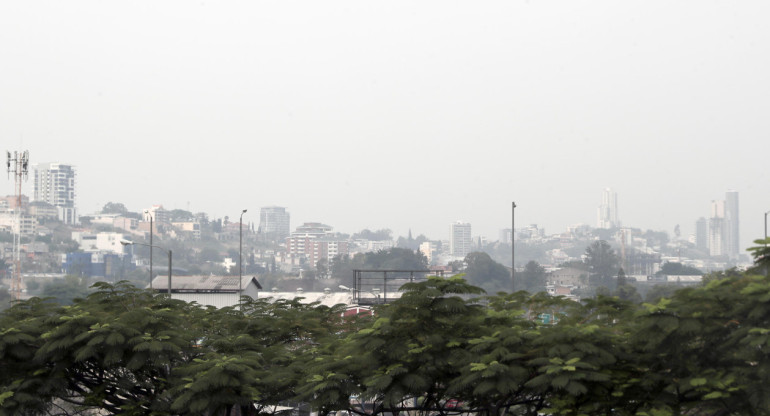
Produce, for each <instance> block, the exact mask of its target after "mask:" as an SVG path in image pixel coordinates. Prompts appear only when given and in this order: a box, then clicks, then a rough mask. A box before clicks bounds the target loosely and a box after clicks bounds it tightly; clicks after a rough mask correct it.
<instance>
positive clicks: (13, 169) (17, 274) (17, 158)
mask: <svg viewBox="0 0 770 416" xmlns="http://www.w3.org/2000/svg"><path fill="white" fill-rule="evenodd" d="M6 154H7V155H8V159H7V160H8V161H7V162H6V167H7V168H8V179H10V178H11V174H12V173H13V179H14V181H15V186H14V190H15V193H16V195H15V197H16V208H15V210H14V212H15V214H16V215H15V217H16V218H15V220H16V221H15V222H16V224H15V225H16V226H15V227H14V230H13V231H14V232H13V277H12V278H11V296H12V297H13V299H14V300H19V299H21V211H22V205H21V184H22V182H24V181H26V180H27V177H28V175H29V151H27V150H25V151H23V152H17V151H14V152H13V156H11V152H9V151H6Z"/></svg>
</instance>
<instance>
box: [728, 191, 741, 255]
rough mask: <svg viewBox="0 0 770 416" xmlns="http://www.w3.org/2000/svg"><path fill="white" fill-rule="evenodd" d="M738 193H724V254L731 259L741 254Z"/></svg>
mask: <svg viewBox="0 0 770 416" xmlns="http://www.w3.org/2000/svg"><path fill="white" fill-rule="evenodd" d="M738 208H739V207H738V191H727V192H726V193H725V254H727V255H728V256H730V258H732V259H736V258H738V256H739V255H740V254H741V246H740V232H739V227H740V221H739V217H738Z"/></svg>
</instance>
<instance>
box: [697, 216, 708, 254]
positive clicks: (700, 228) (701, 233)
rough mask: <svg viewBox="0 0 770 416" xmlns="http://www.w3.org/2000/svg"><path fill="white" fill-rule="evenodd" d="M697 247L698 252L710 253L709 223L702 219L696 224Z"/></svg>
mask: <svg viewBox="0 0 770 416" xmlns="http://www.w3.org/2000/svg"><path fill="white" fill-rule="evenodd" d="M695 246H696V247H697V248H698V250H703V251H705V252H708V249H709V223H708V221H707V220H706V219H705V218H703V217H700V218H698V221H696V222H695Z"/></svg>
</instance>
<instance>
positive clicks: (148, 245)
mask: <svg viewBox="0 0 770 416" xmlns="http://www.w3.org/2000/svg"><path fill="white" fill-rule="evenodd" d="M120 244H123V245H124V246H134V245H136V246H145V247H149V248H150V253H152V249H153V248H159V249H161V250H166V249H165V248H163V247H158V246H153V245H150V244H144V243H135V242H133V241H128V240H120ZM166 251H167V252H168V296H169V297H171V254H172V253H171V250H166ZM150 289H152V279H150Z"/></svg>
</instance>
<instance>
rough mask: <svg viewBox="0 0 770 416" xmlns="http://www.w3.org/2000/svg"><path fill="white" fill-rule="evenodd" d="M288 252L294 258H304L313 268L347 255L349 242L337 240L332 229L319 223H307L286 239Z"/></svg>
mask: <svg viewBox="0 0 770 416" xmlns="http://www.w3.org/2000/svg"><path fill="white" fill-rule="evenodd" d="M286 251H287V253H289V254H290V255H292V256H300V257H304V258H305V260H306V261H307V264H308V265H309V266H310V267H311V268H315V267H317V265H318V261H319V260H321V259H326V260H327V261H328V262H329V263H330V264H331V261H332V259H333V258H334V256H337V255H347V254H348V253H349V252H350V250H349V246H348V242H347V240H342V239H339V238H337V236H336V235H335V234H334V233H332V227H330V226H328V225H326V224H321V223H318V222H306V223H304V224H302V225H301V226H299V227H297V229H296V231H294V232H293V233H291V235H290V236H289V237H287V238H286Z"/></svg>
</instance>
